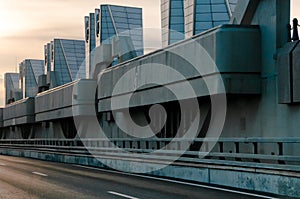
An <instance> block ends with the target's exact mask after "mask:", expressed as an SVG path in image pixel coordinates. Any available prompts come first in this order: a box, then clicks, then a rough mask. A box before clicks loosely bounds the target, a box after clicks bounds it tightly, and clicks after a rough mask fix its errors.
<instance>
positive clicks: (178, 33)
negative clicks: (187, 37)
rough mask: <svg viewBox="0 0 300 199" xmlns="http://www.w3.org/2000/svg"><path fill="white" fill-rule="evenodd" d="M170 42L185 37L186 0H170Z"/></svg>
mask: <svg viewBox="0 0 300 199" xmlns="http://www.w3.org/2000/svg"><path fill="white" fill-rule="evenodd" d="M169 29H170V32H169V44H172V43H175V42H177V41H180V40H182V39H184V33H185V30H184V2H183V1H182V0H170V18H169Z"/></svg>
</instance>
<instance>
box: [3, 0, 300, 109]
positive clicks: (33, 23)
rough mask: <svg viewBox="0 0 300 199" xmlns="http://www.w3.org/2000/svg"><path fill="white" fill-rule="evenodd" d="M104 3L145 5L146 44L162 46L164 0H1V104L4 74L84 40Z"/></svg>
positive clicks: (299, 12) (295, 5)
mask: <svg viewBox="0 0 300 199" xmlns="http://www.w3.org/2000/svg"><path fill="white" fill-rule="evenodd" d="M291 1H292V5H291V7H292V9H291V11H292V13H291V16H292V18H293V17H298V18H300V1H299V0H291ZM100 4H118V5H127V6H136V7H141V8H143V19H144V21H143V23H144V24H143V25H144V28H146V31H145V41H146V44H145V46H146V47H149V48H158V47H159V46H160V44H161V40H160V32H159V31H158V30H159V28H160V0H0V107H1V106H3V105H4V103H3V99H4V86H3V74H4V73H6V72H16V71H17V70H18V64H19V63H20V62H21V61H23V60H24V59H26V58H32V59H43V57H44V52H43V51H44V44H46V43H47V42H49V41H51V40H52V39H53V38H69V39H83V38H84V28H83V27H84V26H83V25H84V23H83V21H84V16H85V15H88V13H90V12H93V11H94V9H95V8H98V7H99V6H100ZM151 45H152V46H151Z"/></svg>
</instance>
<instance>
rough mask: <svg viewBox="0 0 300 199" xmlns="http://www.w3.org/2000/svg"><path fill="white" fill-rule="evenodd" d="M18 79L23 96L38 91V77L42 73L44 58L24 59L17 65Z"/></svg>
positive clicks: (31, 94)
mask: <svg viewBox="0 0 300 199" xmlns="http://www.w3.org/2000/svg"><path fill="white" fill-rule="evenodd" d="M19 71H20V73H19V80H20V85H21V90H22V93H23V98H26V97H34V96H36V94H37V93H38V77H39V76H40V75H42V74H44V60H34V59H26V60H24V61H23V62H21V63H20V65H19Z"/></svg>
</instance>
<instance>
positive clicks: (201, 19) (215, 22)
mask: <svg viewBox="0 0 300 199" xmlns="http://www.w3.org/2000/svg"><path fill="white" fill-rule="evenodd" d="M194 17H195V18H194V20H195V22H194V34H198V33H201V32H203V31H205V30H208V29H211V28H213V27H216V26H219V25H221V24H226V23H228V22H229V20H230V10H228V4H227V3H226V0H196V1H195V14H194Z"/></svg>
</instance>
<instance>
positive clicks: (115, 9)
mask: <svg viewBox="0 0 300 199" xmlns="http://www.w3.org/2000/svg"><path fill="white" fill-rule="evenodd" d="M142 17H143V14H142V9H141V8H136V7H125V6H117V5H101V6H100V9H95V13H90V14H89V16H86V17H85V18H84V23H85V40H86V66H87V74H89V70H90V68H91V65H90V63H91V56H90V53H91V52H92V51H93V49H94V48H95V47H96V46H100V45H101V44H111V43H112V39H113V37H119V36H127V37H130V39H131V40H132V44H133V47H134V49H135V50H134V52H132V54H133V55H134V56H140V55H143V54H144V49H143V48H144V42H143V29H142V28H143V20H142ZM117 63H118V61H117V60H116V61H114V62H113V63H112V65H116V64H117Z"/></svg>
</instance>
